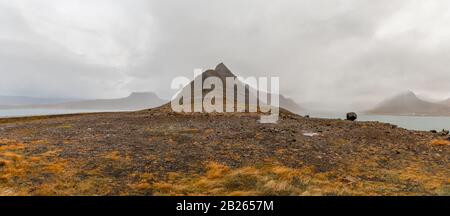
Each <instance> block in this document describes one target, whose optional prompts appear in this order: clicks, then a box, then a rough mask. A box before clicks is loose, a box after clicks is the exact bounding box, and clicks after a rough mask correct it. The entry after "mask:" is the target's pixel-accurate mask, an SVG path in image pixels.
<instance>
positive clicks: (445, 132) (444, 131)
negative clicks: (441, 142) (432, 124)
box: [440, 129, 450, 136]
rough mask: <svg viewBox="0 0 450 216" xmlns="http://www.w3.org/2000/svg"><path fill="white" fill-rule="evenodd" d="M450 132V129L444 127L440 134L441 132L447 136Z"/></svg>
mask: <svg viewBox="0 0 450 216" xmlns="http://www.w3.org/2000/svg"><path fill="white" fill-rule="evenodd" d="M449 133H450V131H448V130H445V129H442V131H441V133H440V134H441V136H447V135H448V134H449Z"/></svg>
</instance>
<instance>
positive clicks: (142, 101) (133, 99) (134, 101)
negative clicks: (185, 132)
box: [0, 92, 167, 111]
mask: <svg viewBox="0 0 450 216" xmlns="http://www.w3.org/2000/svg"><path fill="white" fill-rule="evenodd" d="M2 98H5V99H4V100H1V101H0V109H73V110H124V111H126V110H130V111H132V110H140V109H148V108H154V107H157V106H160V105H162V104H164V103H166V102H167V101H165V100H163V99H161V98H159V97H158V96H157V95H156V94H154V93H151V92H141V93H136V92H135V93H132V94H130V95H129V96H128V97H125V98H117V99H96V100H70V99H35V98H28V97H2ZM2 98H0V99H2ZM6 99H8V100H6Z"/></svg>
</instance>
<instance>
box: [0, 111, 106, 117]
mask: <svg viewBox="0 0 450 216" xmlns="http://www.w3.org/2000/svg"><path fill="white" fill-rule="evenodd" d="M95 112H113V111H111V110H77V109H74V110H69V109H14V110H0V118H7V117H23V116H42V115H61V114H74V113H95Z"/></svg>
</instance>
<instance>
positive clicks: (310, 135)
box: [303, 133, 319, 137]
mask: <svg viewBox="0 0 450 216" xmlns="http://www.w3.org/2000/svg"><path fill="white" fill-rule="evenodd" d="M303 136H307V137H314V136H319V133H303Z"/></svg>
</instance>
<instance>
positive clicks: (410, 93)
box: [398, 90, 419, 99]
mask: <svg viewBox="0 0 450 216" xmlns="http://www.w3.org/2000/svg"><path fill="white" fill-rule="evenodd" d="M398 97H401V98H410V99H419V97H417V95H416V93H414V92H413V91H410V90H409V91H405V92H404V93H403V94H400V95H399V96H398Z"/></svg>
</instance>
